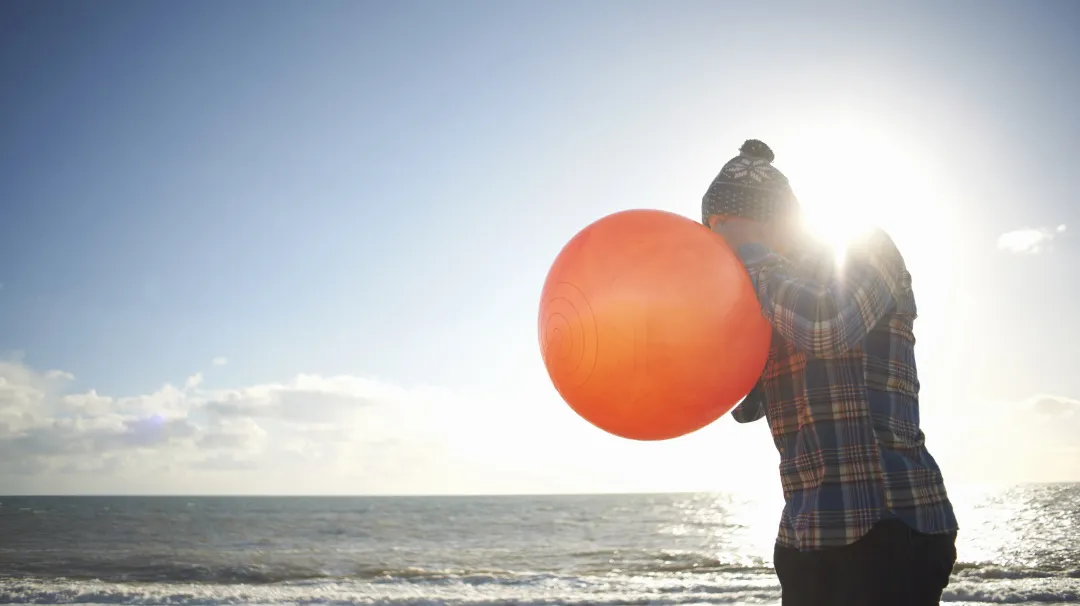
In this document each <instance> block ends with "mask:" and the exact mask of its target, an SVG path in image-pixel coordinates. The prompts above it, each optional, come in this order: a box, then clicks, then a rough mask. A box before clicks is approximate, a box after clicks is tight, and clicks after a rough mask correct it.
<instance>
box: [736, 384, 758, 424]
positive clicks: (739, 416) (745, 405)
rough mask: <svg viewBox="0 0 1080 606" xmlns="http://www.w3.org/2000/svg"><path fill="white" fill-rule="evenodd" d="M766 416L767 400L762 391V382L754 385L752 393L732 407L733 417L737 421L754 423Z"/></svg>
mask: <svg viewBox="0 0 1080 606" xmlns="http://www.w3.org/2000/svg"><path fill="white" fill-rule="evenodd" d="M764 416H765V400H764V398H763V394H762V391H761V383H760V382H759V383H758V384H757V385H755V386H754V388H753V389H752V390H750V393H749V394H747V395H746V397H745V398H743V401H742V402H739V404H738V405H737V406H736V407H735V408H734V409H732V411H731V418H733V419H735V422H736V423H753V422H754V421H757V420H758V419H760V418H762V417H764Z"/></svg>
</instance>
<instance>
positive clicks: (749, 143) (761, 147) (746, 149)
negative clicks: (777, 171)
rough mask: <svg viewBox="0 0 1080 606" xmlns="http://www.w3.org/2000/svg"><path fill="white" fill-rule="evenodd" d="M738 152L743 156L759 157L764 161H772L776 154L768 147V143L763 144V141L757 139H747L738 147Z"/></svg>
mask: <svg viewBox="0 0 1080 606" xmlns="http://www.w3.org/2000/svg"><path fill="white" fill-rule="evenodd" d="M739 152H741V153H742V155H744V156H749V157H751V158H760V159H762V160H764V161H766V162H772V161H773V160H775V159H776V154H774V153H773V150H772V149H771V148H769V146H768V145H765V143H764V142H762V141H758V140H757V139H747V140H746V142H745V143H743V144H742V147H740V148H739Z"/></svg>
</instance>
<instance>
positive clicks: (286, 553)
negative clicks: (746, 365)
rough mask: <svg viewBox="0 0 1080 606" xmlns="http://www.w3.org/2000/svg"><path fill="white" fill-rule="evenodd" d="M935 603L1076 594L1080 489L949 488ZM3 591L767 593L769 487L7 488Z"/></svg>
mask: <svg viewBox="0 0 1080 606" xmlns="http://www.w3.org/2000/svg"><path fill="white" fill-rule="evenodd" d="M951 494H952V496H953V499H954V501H955V504H956V507H957V513H958V516H959V518H960V522H961V525H962V529H961V532H960V538H959V541H958V551H959V563H958V565H957V567H956V570H955V572H954V574H953V577H952V583H951V585H950V586H949V588H948V589H947V590H946V592H945V597H944V601H945V602H947V603H957V604H976V603H979V604H981V603H1008V604H1056V603H1069V602H1078V601H1080V485H1076V484H1073V485H1028V486H1013V487H996V488H991V487H981V488H980V487H961V488H952V489H951ZM0 503H2V504H0V602H4V603H52V604H62V603H82V604H88V603H89V604H118V603H124V604H181V605H189V604H205V605H217V604H342V605H344V604H387V605H405V604H415V605H426V604H470V605H478V604H598V605H605V604H609V605H613V604H778V603H779V597H780V592H779V586H778V583H777V581H776V576H775V574H774V572H773V569H772V562H771V556H772V542H773V539H774V538H775V535H776V527H777V522H778V519H779V513H780V506H781V503H780V501H779V499H778V498H776V496H775V495H773V496H769V497H751V496H749V495H739V494H649V495H601V496H535V497H522V496H512V497H511V496H505V497H404V498H399V497H363V498H360V497H231V498H216V497H213V498H211V497H198V498H196V497H0Z"/></svg>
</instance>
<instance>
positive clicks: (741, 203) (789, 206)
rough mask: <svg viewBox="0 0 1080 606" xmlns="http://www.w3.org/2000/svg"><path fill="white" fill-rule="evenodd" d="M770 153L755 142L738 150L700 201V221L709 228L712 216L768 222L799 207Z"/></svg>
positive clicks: (759, 143)
mask: <svg viewBox="0 0 1080 606" xmlns="http://www.w3.org/2000/svg"><path fill="white" fill-rule="evenodd" d="M775 157H776V156H775V154H773V151H772V150H771V149H769V146H768V145H765V144H764V143H762V142H761V141H758V140H757V139H750V140H748V141H746V142H745V143H743V145H742V147H740V148H739V155H738V156H735V157H734V158H732V159H731V160H730V161H729V162H728V163H727V164H725V165H724V168H722V169H720V174H718V175H716V178H715V179H713V182H712V184H711V185H710V186H709V189H708V191H706V192H705V196H704V197H703V198H702V199H701V222H702V223H704V224H705V225H706V226H708V225H709V217H710V216H712V215H730V216H735V217H743V218H746V219H753V220H755V221H763V222H764V221H769V220H771V219H773V218H775V217H776V216H778V215H781V214H784V213H785V212H787V211H790V210H794V209H795V208H796V207H797V206H798V200H797V199H796V198H795V194H794V193H792V191H791V186H790V185H788V180H787V177H785V176H784V173H782V172H780V171H779V170H777V169H776V168H775V167H774V166H773V165H772V161H773V159H774V158H775Z"/></svg>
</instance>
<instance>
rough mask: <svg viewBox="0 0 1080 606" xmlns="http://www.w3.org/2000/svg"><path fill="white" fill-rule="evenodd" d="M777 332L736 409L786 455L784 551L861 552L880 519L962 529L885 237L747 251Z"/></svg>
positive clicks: (908, 306)
mask: <svg viewBox="0 0 1080 606" xmlns="http://www.w3.org/2000/svg"><path fill="white" fill-rule="evenodd" d="M738 253H739V257H740V258H741V259H742V261H743V263H744V264H745V265H746V268H747V270H748V272H749V274H750V277H751V281H752V283H753V285H754V288H755V290H756V291H757V295H758V300H759V302H760V303H761V309H762V312H763V314H764V315H765V317H766V318H767V319H768V320H769V322H770V323H771V324H772V327H773V342H772V347H771V348H770V351H769V358H768V362H767V364H766V366H765V369H764V371H763V373H762V375H761V378H760V380H759V382H758V384H757V386H756V387H755V388H754V390H753V391H752V392H751V393H750V395H749V396H747V398H746V399H744V400H743V401H742V402H741V403H740V404H739V405H738V406H737V407H736V408H735V409H734V410H733V411H732V416H733V417H734V419H735V420H736V421H738V422H740V423H749V422H752V421H756V420H758V419H760V418H762V417H764V418H766V419H767V420H768V424H769V428H770V430H771V432H772V435H773V440H774V442H775V443H776V448H777V450H778V451H779V452H780V478H781V484H782V486H783V492H784V499H785V506H784V511H783V514H782V517H781V522H780V530H779V535H778V537H777V543H778V544H779V545H781V546H784V547H794V548H796V549H799V550H813V549H821V548H825V547H833V546H841V545H847V544H850V543H852V542H854V541H856V540H858V539H859V538H860V537H862V536H863V535H864V534H865V533H866V532H867V531H868V530H870V528H871V527H872V526H873V525H874V524H875V523H876V522H877V521H879V520H880V519H882V518H885V517H893V518H899V519H901V520H903V521H904V522H906V523H907V524H908V525H910V526H911V527H912V528H914V529H915V530H917V531H920V532H926V533H941V532H952V531H955V530H956V527H957V522H956V518H955V515H954V513H953V509H952V505H951V503H950V501H949V498H948V495H947V494H946V491H945V485H944V481H943V479H942V475H941V471H940V470H939V468H938V465H937V463H936V462H935V461H934V459H933V457H931V456H930V453H929V452H928V451H927V449H926V446H925V445H924V435H923V433H922V430H921V429H920V428H919V398H918V392H919V380H918V374H917V372H916V365H915V351H914V348H915V337H914V334H913V332H912V327H913V323H914V320H915V317H916V307H915V297H914V294H913V292H912V288H911V276H910V274H909V273H908V271H907V268H906V265H905V263H904V259H903V257H902V256H901V254H900V251H899V250H897V248H896V246H895V244H894V243H893V241H892V240H891V238H889V236H888V235H887V234H886V233H885V232H882V231H880V230H879V231H875V232H873V233H871V234H869V235H867V236H866V237H864V238H862V239H860V240H859V241H858V242H856V243H854V244H853V245H851V246H849V248H848V251H847V254H846V257H845V258H844V259H843V262H842V263H839V264H838V263H837V262H836V259H835V257H834V255H833V254H832V253H831V251H825V250H824V249H822V248H810V247H807V248H805V249H803V253H802V254H800V255H798V256H793V259H794V260H793V261H789V260H788V259H786V258H784V257H783V256H781V255H779V254H776V253H774V252H772V251H770V250H769V249H767V248H766V247H765V246H763V245H761V244H756V243H751V244H746V245H743V246H742V247H740V248H739V251H738Z"/></svg>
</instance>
